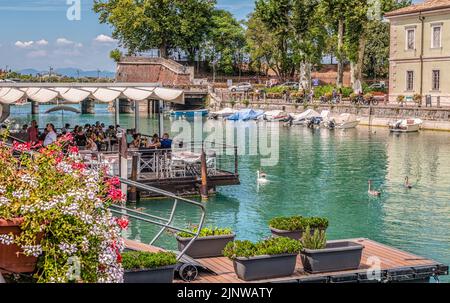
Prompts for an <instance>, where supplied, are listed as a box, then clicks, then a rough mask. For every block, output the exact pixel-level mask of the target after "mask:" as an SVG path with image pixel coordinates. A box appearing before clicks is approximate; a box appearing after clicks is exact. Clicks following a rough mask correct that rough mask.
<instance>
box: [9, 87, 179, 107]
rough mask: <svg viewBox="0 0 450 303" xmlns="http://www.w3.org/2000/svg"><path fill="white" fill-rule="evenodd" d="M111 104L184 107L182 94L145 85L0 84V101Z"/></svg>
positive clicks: (10, 102) (171, 89)
mask: <svg viewBox="0 0 450 303" xmlns="http://www.w3.org/2000/svg"><path fill="white" fill-rule="evenodd" d="M88 98H90V99H95V100H97V101H100V102H111V101H114V100H115V99H117V98H124V99H130V100H133V101H143V100H147V99H153V100H162V101H167V102H173V103H178V104H184V92H183V90H180V89H173V88H164V87H161V86H158V85H157V84H148V83H0V102H1V103H5V104H13V103H23V102H24V101H26V100H27V99H30V100H32V101H36V102H39V103H47V102H50V101H53V100H56V99H62V100H65V101H67V102H70V103H79V102H81V101H83V100H85V99H88Z"/></svg>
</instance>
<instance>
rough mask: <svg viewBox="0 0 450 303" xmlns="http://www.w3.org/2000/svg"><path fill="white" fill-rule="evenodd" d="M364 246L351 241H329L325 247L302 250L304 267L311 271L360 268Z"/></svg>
mask: <svg viewBox="0 0 450 303" xmlns="http://www.w3.org/2000/svg"><path fill="white" fill-rule="evenodd" d="M363 248H364V246H363V245H361V244H358V243H354V242H350V241H328V242H327V246H326V248H324V249H317V250H312V249H304V250H302V251H301V252H300V256H301V259H302V262H303V268H304V269H305V271H307V272H309V273H321V272H332V271H342V270H352V269H358V267H359V264H360V262H361V255H362V250H363Z"/></svg>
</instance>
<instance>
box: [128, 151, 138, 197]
mask: <svg viewBox="0 0 450 303" xmlns="http://www.w3.org/2000/svg"><path fill="white" fill-rule="evenodd" d="M138 161H139V155H138V153H134V154H133V161H132V166H131V180H132V181H135V182H136V181H137V176H138V169H139V168H138V164H139V163H138ZM138 200H139V193H138V192H137V188H136V186H131V187H130V189H129V191H128V201H129V202H131V203H136V202H138Z"/></svg>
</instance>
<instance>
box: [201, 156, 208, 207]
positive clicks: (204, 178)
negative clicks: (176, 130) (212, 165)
mask: <svg viewBox="0 0 450 303" xmlns="http://www.w3.org/2000/svg"><path fill="white" fill-rule="evenodd" d="M201 161H202V169H201V170H202V185H201V186H200V195H201V196H202V201H208V168H207V165H206V153H205V150H204V149H202V157H201Z"/></svg>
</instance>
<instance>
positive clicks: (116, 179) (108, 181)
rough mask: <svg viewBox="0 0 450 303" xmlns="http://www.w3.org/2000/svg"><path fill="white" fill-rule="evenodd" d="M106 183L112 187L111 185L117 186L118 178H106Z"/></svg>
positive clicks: (118, 184)
mask: <svg viewBox="0 0 450 303" xmlns="http://www.w3.org/2000/svg"><path fill="white" fill-rule="evenodd" d="M106 183H107V184H108V185H109V186H110V187H113V186H116V187H118V186H120V180H119V178H117V177H114V178H110V179H108V180H107V181H106Z"/></svg>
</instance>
